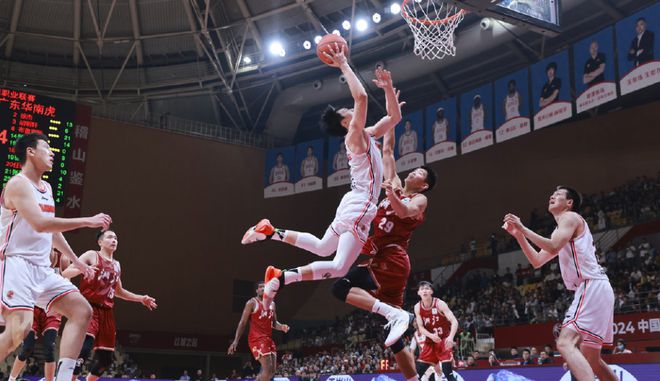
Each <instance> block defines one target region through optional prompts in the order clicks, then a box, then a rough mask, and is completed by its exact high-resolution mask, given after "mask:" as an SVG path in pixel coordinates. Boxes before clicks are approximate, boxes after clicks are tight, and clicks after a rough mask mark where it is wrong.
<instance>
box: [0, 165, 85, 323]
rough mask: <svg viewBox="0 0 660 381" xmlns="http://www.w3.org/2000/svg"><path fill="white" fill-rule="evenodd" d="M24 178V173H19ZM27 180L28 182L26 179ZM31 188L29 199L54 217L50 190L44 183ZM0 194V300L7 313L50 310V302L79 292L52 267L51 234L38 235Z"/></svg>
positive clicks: (45, 213)
mask: <svg viewBox="0 0 660 381" xmlns="http://www.w3.org/2000/svg"><path fill="white" fill-rule="evenodd" d="M16 176H21V177H24V178H25V179H27V177H25V176H24V175H23V174H18V175H16ZM28 181H30V180H29V179H28ZM30 184H31V185H32V186H31V188H32V196H33V197H34V200H35V201H36V202H37V204H38V205H39V208H40V209H41V212H42V213H43V214H44V215H45V216H48V217H54V216H55V201H54V199H53V190H52V189H51V187H50V184H48V183H47V182H45V181H43V180H42V181H40V183H39V186H35V185H34V184H32V182H31V181H30ZM3 196H4V191H3V194H2V195H0V205H1V208H0V227H1V231H0V240H1V241H0V258H3V259H2V260H1V261H0V264H1V267H2V269H1V274H2V275H1V276H2V280H1V281H0V297H1V298H2V308H5V309H7V310H10V311H11V310H30V311H31V310H33V308H34V306H38V307H40V308H42V309H44V310H46V311H49V310H50V307H51V305H52V304H53V302H55V301H56V300H58V299H59V298H61V297H63V296H64V295H66V294H69V293H72V292H77V291H78V289H77V288H76V286H74V285H73V284H72V283H71V282H70V281H69V280H68V279H64V278H62V277H61V276H60V275H59V274H57V273H55V271H53V269H52V268H51V263H50V253H51V250H52V248H53V234H52V233H47V232H41V233H40V232H37V231H36V230H34V228H33V227H32V225H30V224H29V223H28V222H27V220H25V219H24V218H23V216H22V215H21V214H20V213H19V212H18V210H16V209H8V208H7V207H6V206H5V203H4V200H3V199H4V197H3Z"/></svg>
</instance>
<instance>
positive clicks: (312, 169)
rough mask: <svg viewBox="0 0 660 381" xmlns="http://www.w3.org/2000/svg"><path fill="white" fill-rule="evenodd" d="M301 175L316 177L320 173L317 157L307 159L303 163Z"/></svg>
mask: <svg viewBox="0 0 660 381" xmlns="http://www.w3.org/2000/svg"><path fill="white" fill-rule="evenodd" d="M300 167H301V173H300V175H301V176H302V177H309V176H316V174H317V173H318V172H319V161H318V160H317V159H316V156H311V157H306V158H304V159H303V161H302V165H301V166H300Z"/></svg>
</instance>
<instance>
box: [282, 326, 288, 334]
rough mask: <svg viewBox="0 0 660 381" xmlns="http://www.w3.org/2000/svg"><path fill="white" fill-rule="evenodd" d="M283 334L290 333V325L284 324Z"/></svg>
mask: <svg viewBox="0 0 660 381" xmlns="http://www.w3.org/2000/svg"><path fill="white" fill-rule="evenodd" d="M281 328H282V332H284V333H287V332H289V325H288V324H282V327H281Z"/></svg>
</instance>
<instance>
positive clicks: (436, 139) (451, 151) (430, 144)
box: [425, 98, 457, 163]
mask: <svg viewBox="0 0 660 381" xmlns="http://www.w3.org/2000/svg"><path fill="white" fill-rule="evenodd" d="M425 115H426V124H425V126H426V134H425V135H426V162H427V163H432V162H434V161H438V160H442V159H446V158H449V157H454V156H456V154H457V151H456V135H457V128H456V122H457V120H456V98H449V99H447V100H444V101H440V102H437V103H434V104H432V105H430V106H428V107H427V108H426V111H425Z"/></svg>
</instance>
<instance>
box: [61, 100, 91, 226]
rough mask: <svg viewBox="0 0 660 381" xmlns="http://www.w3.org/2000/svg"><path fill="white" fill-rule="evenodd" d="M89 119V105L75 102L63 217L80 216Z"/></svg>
mask: <svg viewBox="0 0 660 381" xmlns="http://www.w3.org/2000/svg"><path fill="white" fill-rule="evenodd" d="M91 121H92V109H91V107H88V106H83V105H79V104H76V123H75V127H74V130H73V144H72V145H71V157H70V159H69V165H68V171H69V173H68V176H67V178H68V181H67V184H66V200H65V201H64V217H69V218H71V217H80V213H81V210H82V199H83V188H84V185H85V165H86V163H87V142H88V139H89V125H90V124H91Z"/></svg>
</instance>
